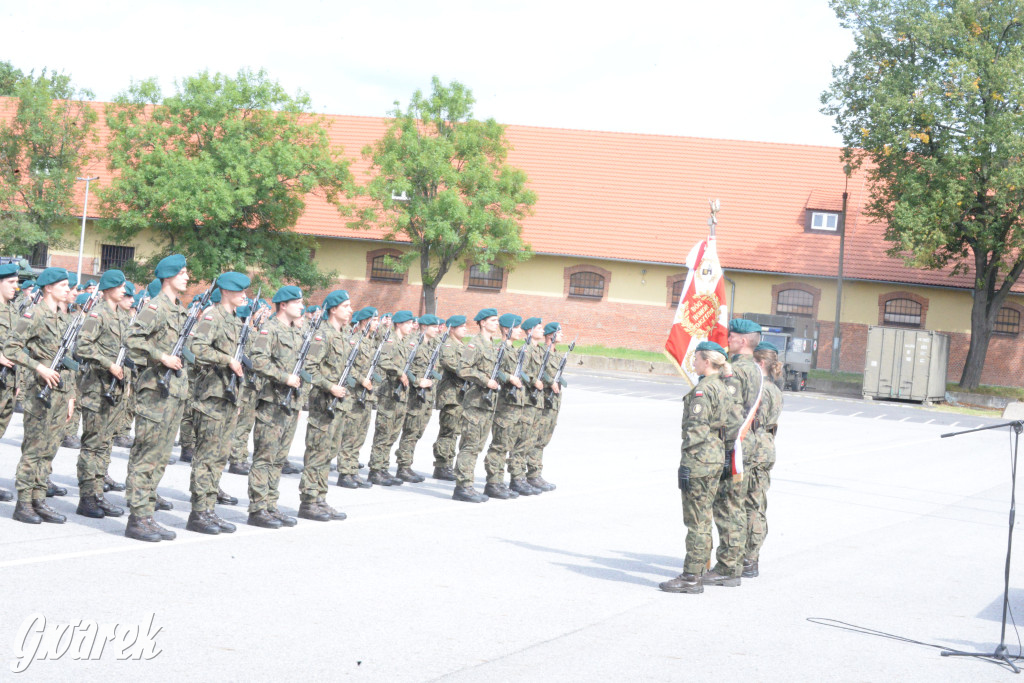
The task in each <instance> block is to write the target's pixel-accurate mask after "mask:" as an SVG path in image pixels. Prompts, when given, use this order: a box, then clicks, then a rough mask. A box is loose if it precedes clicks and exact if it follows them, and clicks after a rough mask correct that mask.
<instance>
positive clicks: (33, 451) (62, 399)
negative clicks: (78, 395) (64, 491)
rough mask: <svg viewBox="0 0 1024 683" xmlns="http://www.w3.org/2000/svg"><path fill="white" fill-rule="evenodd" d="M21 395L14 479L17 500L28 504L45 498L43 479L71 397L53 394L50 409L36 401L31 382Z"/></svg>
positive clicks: (36, 387) (61, 433) (61, 434)
mask: <svg viewBox="0 0 1024 683" xmlns="http://www.w3.org/2000/svg"><path fill="white" fill-rule="evenodd" d="M22 386H26V387H27V390H26V391H24V392H23V393H22V399H21V402H22V405H23V406H24V408H25V415H24V418H25V437H24V439H22V442H21V459H20V460H19V461H18V469H17V472H16V473H15V475H14V480H15V488H16V489H17V490H18V500H19V501H20V502H22V503H28V502H30V501H32V500H43V499H44V498H46V479H47V477H49V476H50V472H51V471H52V470H53V456H55V455H56V454H57V449H58V448H60V441H61V439H62V438H63V437H64V425H65V422H66V420H67V414H68V401H69V400H70V399H71V397H72V396H73V395H74V394H72V393H71V392H69V391H53V392H52V393H51V394H50V398H49V400H50V405H49V407H47V405H46V404H45V403H44V402H43V401H42V400H40V399H39V398H38V397H37V395H38V393H39V389H40V387H39V385H38V383H36V382H32V383H31V384H28V385H22Z"/></svg>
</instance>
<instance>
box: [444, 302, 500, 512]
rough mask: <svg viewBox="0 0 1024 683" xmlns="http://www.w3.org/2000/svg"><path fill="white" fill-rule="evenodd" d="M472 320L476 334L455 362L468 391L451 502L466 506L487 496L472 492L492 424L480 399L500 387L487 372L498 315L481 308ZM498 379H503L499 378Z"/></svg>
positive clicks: (493, 358) (494, 354) (493, 357)
mask: <svg viewBox="0 0 1024 683" xmlns="http://www.w3.org/2000/svg"><path fill="white" fill-rule="evenodd" d="M473 320H474V321H475V322H476V323H477V325H478V332H477V334H476V335H475V336H474V337H473V338H472V339H470V340H469V341H467V342H466V344H465V346H464V347H463V349H462V357H461V358H460V359H459V376H460V377H461V378H462V379H463V380H465V381H468V382H469V388H468V389H467V390H466V395H465V397H464V398H463V400H462V424H461V427H460V430H461V432H462V435H461V437H460V439H459V454H458V456H457V457H456V459H455V490H454V491H453V492H452V500H461V501H464V502H467V503H483V502H486V501H487V496H486V495H484V494H482V493H479V492H478V491H477V490H476V489H474V488H473V477H474V470H475V469H476V460H477V458H478V457H480V451H482V450H483V449H484V446H486V445H487V437H488V435H489V434H490V433H491V422H492V421H493V420H494V404H493V403H490V402H488V401H487V400H486V399H485V398H484V396H485V393H486V392H487V391H488V390H491V391H495V392H496V391H497V390H498V389H499V388H500V386H501V385H500V384H499V382H498V381H497V380H493V379H491V372H492V370H493V369H494V366H495V364H496V363H497V360H498V347H497V346H496V345H495V344H494V340H495V339H496V338H498V337H499V336H500V335H499V332H498V312H497V311H496V310H495V309H493V308H485V309H483V310H481V311H480V312H479V313H477V314H476V317H474V318H473ZM499 379H504V378H502V377H501V376H500V373H499Z"/></svg>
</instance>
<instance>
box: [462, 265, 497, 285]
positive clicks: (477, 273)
mask: <svg viewBox="0 0 1024 683" xmlns="http://www.w3.org/2000/svg"><path fill="white" fill-rule="evenodd" d="M504 279H505V270H504V269H502V268H499V267H498V266H491V267H490V269H489V270H488V271H487V272H486V273H485V272H484V269H483V266H478V265H472V266H470V267H469V286H470V287H476V288H479V289H501V283H502V282H503V281H504Z"/></svg>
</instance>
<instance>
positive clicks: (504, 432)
mask: <svg viewBox="0 0 1024 683" xmlns="http://www.w3.org/2000/svg"><path fill="white" fill-rule="evenodd" d="M522 322H523V319H522V317H521V316H518V315H515V314H514V313H506V314H505V315H503V316H501V317H500V318H498V325H499V326H500V328H501V336H502V341H501V344H504V345H505V355H504V356H503V357H502V360H501V369H500V372H499V373H498V377H499V382H498V383H499V384H500V385H501V388H500V389H499V390H498V391H497V392H496V395H495V398H494V403H495V408H494V417H493V419H492V421H491V443H490V446H488V448H487V455H485V456H484V471H485V472H486V474H487V484H486V485H485V486H484V495H485V496H487V497H488V498H499V499H501V500H507V499H509V498H518V497H519V492H517V491H510V490H509V488H508V487H507V486H506V485H505V462H506V459H507V458H508V456H509V454H510V453H511V452H512V449H513V448H514V446H515V444H517V443H519V442H520V440H521V438H522V418H523V400H524V394H523V385H524V383H528V382H529V379H528V378H524V377H523V376H522V372H521V369H520V372H519V373H517V372H516V366H517V365H518V364H519V357H520V355H522V356H523V358H524V359H525V357H526V351H527V350H528V349H527V347H526V346H523V347H522V348H521V349H520V350H519V351H516V349H515V347H514V346H513V345H512V340H516V339H518V338H519V335H520V334H521V333H522V328H521V327H520V325H521V324H522ZM509 332H511V333H512V334H511V336H510V335H509ZM524 380H525V382H524ZM509 464H510V465H511V461H509Z"/></svg>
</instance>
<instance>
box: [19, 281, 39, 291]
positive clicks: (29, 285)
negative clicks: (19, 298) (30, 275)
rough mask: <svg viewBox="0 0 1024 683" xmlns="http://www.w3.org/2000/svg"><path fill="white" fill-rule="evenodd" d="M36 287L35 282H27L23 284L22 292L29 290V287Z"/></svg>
mask: <svg viewBox="0 0 1024 683" xmlns="http://www.w3.org/2000/svg"><path fill="white" fill-rule="evenodd" d="M35 286H36V281H35V280H25V281H24V282H22V283H21V289H22V291H24V290H26V289H28V288H29V287H35Z"/></svg>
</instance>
